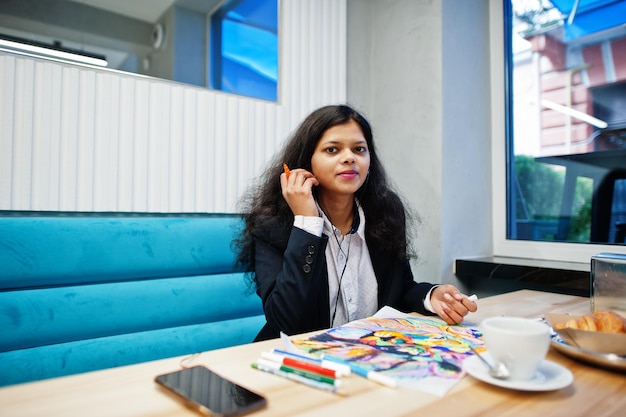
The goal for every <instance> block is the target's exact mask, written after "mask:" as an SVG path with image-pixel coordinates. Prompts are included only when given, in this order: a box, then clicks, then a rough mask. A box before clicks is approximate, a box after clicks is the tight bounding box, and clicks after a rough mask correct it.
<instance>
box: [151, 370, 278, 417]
mask: <svg viewBox="0 0 626 417" xmlns="http://www.w3.org/2000/svg"><path fill="white" fill-rule="evenodd" d="M154 380H155V382H156V383H157V384H159V385H161V386H162V387H163V388H165V389H166V390H168V391H170V392H171V393H173V394H174V395H176V396H177V397H178V398H179V399H181V400H183V401H184V402H185V404H186V405H187V406H189V407H190V408H193V409H195V410H197V411H199V412H201V413H203V414H206V415H209V416H218V417H221V416H224V417H228V416H239V415H242V414H245V413H249V412H251V411H254V410H257V409H259V408H262V407H264V406H265V405H266V403H267V401H266V400H265V398H264V397H263V396H261V395H259V394H257V393H255V392H252V391H250V390H248V389H247V388H244V387H242V386H240V385H237V384H235V383H234V382H232V381H229V380H227V379H225V378H224V377H222V376H220V375H218V374H216V373H215V372H213V371H211V370H210V369H208V368H205V367H204V366H193V367H190V368H186V369H181V370H180V371H175V372H171V373H168V374H164V375H159V376H157V377H156V378H155V379H154Z"/></svg>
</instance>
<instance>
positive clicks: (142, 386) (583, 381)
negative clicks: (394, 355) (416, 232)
mask: <svg viewBox="0 0 626 417" xmlns="http://www.w3.org/2000/svg"><path fill="white" fill-rule="evenodd" d="M478 305H479V311H478V312H476V313H473V314H470V315H469V316H468V317H467V319H466V323H467V324H469V325H478V324H479V323H480V321H481V320H482V319H484V318H486V317H490V316H495V315H514V316H520V317H529V318H534V317H540V316H541V315H542V314H543V313H545V312H556V313H573V314H584V313H588V312H589V309H590V304H589V299H587V298H582V297H574V296H569V295H563V294H553V293H547V292H537V291H529V290H522V291H516V292H512V293H506V294H502V295H497V296H493V297H488V298H484V299H481V300H479V301H478ZM272 348H282V345H281V343H280V341H279V340H270V341H266V342H261V343H253V344H248V345H242V346H236V347H232V348H227V349H219V350H213V351H210V352H205V353H202V354H199V355H195V356H193V357H189V356H187V357H179V358H170V359H165V360H160V361H154V362H148V363H143V364H138V365H131V366H125V367H120V368H113V369H107V370H103V371H97V372H90V373H86V374H80V375H73V376H68V377H63V378H55V379H50V380H44V381H39V382H33V383H28V384H21V385H15V386H10V387H5V388H2V389H0V416H3V417H18V416H54V417H57V416H58V417H70V416H79V415H80V416H89V417H97V416H107V417H110V416H116V417H120V416H135V417H139V416H153V417H158V416H190V417H192V416H194V415H198V414H196V413H195V412H193V411H191V410H189V409H187V408H185V407H184V406H182V405H181V404H180V403H179V402H177V401H176V400H174V399H173V398H172V397H170V396H169V395H166V394H165V393H164V392H163V391H161V389H160V388H158V387H157V386H156V384H155V383H154V382H153V379H154V377H155V376H156V375H158V374H162V373H166V372H170V371H174V370H177V369H179V368H180V366H181V361H182V360H185V364H186V365H187V366H190V365H200V364H202V365H205V366H207V367H209V368H211V369H213V370H215V371H216V372H218V373H221V374H223V375H224V376H226V377H228V378H230V379H231V380H233V381H235V382H237V383H239V384H241V385H244V386H246V387H249V388H251V389H252V390H255V391H257V392H259V393H261V394H263V395H265V396H266V397H267V399H268V406H267V407H266V408H265V409H263V410H260V411H257V412H254V413H253V414H251V415H253V416H255V417H267V416H286V417H287V416H289V417H291V416H316V417H319V416H377V417H392V416H416V415H421V416H438V415H439V416H480V417H487V416H498V417H502V416H527V415H528V416H531V415H537V416H542V417H547V416H567V417H576V416H594V417H597V416H626V374H624V373H619V372H615V371H609V370H606V369H602V368H597V367H593V366H590V365H586V364H584V363H582V362H578V361H575V360H573V359H571V358H569V357H567V356H563V355H562V354H560V353H559V352H557V351H555V350H554V349H552V348H551V349H550V352H549V353H548V359H549V360H551V361H554V362H556V363H559V364H561V365H563V366H565V367H567V368H568V369H570V370H571V371H572V373H573V374H574V382H573V383H572V384H571V385H570V386H568V387H566V388H563V389H561V390H556V391H547V392H524V391H514V390H509V389H504V388H499V387H496V386H492V385H489V384H486V383H483V382H480V381H478V380H476V379H474V378H473V377H471V376H469V375H466V376H465V377H464V378H463V379H462V380H461V381H460V382H459V383H458V384H456V385H455V386H454V387H453V388H452V389H451V390H450V391H449V392H448V393H447V394H446V395H445V396H443V397H438V396H434V395H431V394H426V393H422V392H418V391H415V390H412V389H408V388H397V389H393V388H387V387H383V386H381V385H378V384H375V383H373V382H370V381H368V380H365V379H363V378H360V377H357V376H351V377H350V378H348V379H346V380H345V382H346V383H345V386H346V389H347V391H348V395H346V396H338V395H334V394H331V393H327V392H324V391H319V390H316V389H313V388H310V387H306V386H303V385H300V384H297V383H295V382H291V381H289V380H285V379H283V378H280V377H276V376H274V375H270V374H266V373H264V372H259V371H257V370H254V369H252V368H251V367H250V364H251V363H252V362H254V361H255V360H256V359H257V358H258V357H259V356H260V354H261V352H265V351H269V350H270V349H272ZM0 366H1V365H0Z"/></svg>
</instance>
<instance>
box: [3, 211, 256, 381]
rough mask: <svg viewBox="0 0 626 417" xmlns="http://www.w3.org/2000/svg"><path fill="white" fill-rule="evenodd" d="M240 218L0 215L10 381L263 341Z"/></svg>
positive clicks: (6, 363) (6, 361)
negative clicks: (237, 262) (240, 260)
mask: <svg viewBox="0 0 626 417" xmlns="http://www.w3.org/2000/svg"><path fill="white" fill-rule="evenodd" d="M241 226H242V224H241V220H240V218H239V217H238V216H234V215H177V216H174V215H171V216H170V215H145V216H140V215H117V214H110V215H106V214H81V213H78V214H68V213H65V214H64V213H23V212H0V331H1V332H2V336H0V386H3V385H11V384H17V383H23V382H28V381H35V380H39V379H45V378H52V377H58V376H64V375H70V374H75V373H80V372H87V371H92V370H97V369H104V368H110V367H115V366H122V365H128V364H132V363H138V362H144V361H149V360H155V359H161V358H165V357H172V356H180V355H187V354H191V353H195V352H201V351H206V350H211V349H216V348H222V347H227V346H233V345H237V344H242V343H248V342H251V341H252V340H253V339H254V336H255V335H256V334H257V332H258V331H259V330H260V328H261V327H262V326H263V324H264V322H265V319H264V316H263V311H262V308H261V302H260V299H259V298H258V297H257V296H256V295H255V294H254V293H253V292H252V291H250V289H249V288H248V286H247V285H246V283H245V279H244V274H243V273H242V272H238V271H235V270H234V253H233V252H232V250H231V242H232V240H233V238H234V237H235V236H236V234H237V233H239V231H240V230H241Z"/></svg>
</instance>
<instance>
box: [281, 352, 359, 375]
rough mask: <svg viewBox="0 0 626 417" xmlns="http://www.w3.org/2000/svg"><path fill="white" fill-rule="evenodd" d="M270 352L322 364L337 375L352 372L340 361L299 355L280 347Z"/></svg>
mask: <svg viewBox="0 0 626 417" xmlns="http://www.w3.org/2000/svg"><path fill="white" fill-rule="evenodd" d="M272 353H275V354H278V355H281V356H289V357H292V358H295V359H298V360H301V361H307V362H312V363H316V364H318V365H320V366H322V367H323V368H328V369H332V370H334V371H335V372H336V373H337V376H338V377H342V376H349V375H350V374H351V373H352V370H351V369H350V367H349V366H347V365H343V364H341V363H337V362H331V361H329V360H323V359H316V358H312V357H310V356H305V355H299V354H297V353H293V352H288V351H286V350H280V349H272Z"/></svg>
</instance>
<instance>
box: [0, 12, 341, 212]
mask: <svg viewBox="0 0 626 417" xmlns="http://www.w3.org/2000/svg"><path fill="white" fill-rule="evenodd" d="M280 7H281V8H280V12H279V13H280V26H279V31H280V42H281V44H280V58H279V59H280V63H279V76H280V83H281V84H280V92H279V97H280V102H279V103H278V104H276V103H269V102H264V101H259V100H252V99H247V98H241V97H237V96H234V95H228V94H222V93H219V92H215V91H211V90H207V89H203V88H196V87H191V86H186V85H182V84H177V83H172V82H168V81H162V80H158V79H153V78H147V77H140V76H136V75H132V74H125V73H120V72H115V71H107V70H99V69H91V68H86V67H77V66H72V65H67V64H61V63H55V62H51V61H41V60H38V59H32V58H27V57H19V56H14V55H8V54H5V53H0V126H2V128H1V129H0V210H42V211H46V210H60V211H123V212H235V211H236V210H237V208H236V203H237V200H238V199H239V196H240V195H241V193H242V192H243V190H244V189H245V188H246V186H247V185H248V184H249V181H250V179H251V178H253V177H255V176H256V175H258V174H259V173H260V171H261V169H262V168H263V167H264V165H265V163H266V161H267V160H268V159H269V157H270V156H271V155H273V154H274V152H275V151H276V148H277V146H278V145H279V144H280V143H281V142H282V141H283V140H284V139H285V138H286V136H287V135H288V134H289V132H291V131H292V130H293V129H294V128H295V127H296V125H297V123H299V122H300V120H301V119H302V118H303V117H304V116H305V115H306V114H307V113H308V112H310V111H311V110H312V109H314V108H316V107H318V106H321V105H324V104H329V103H337V102H343V101H345V98H346V87H345V81H346V3H345V0H283V1H281V2H280Z"/></svg>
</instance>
